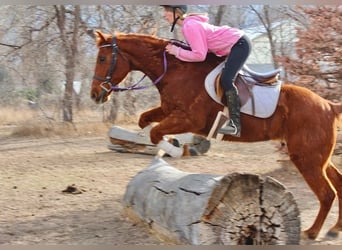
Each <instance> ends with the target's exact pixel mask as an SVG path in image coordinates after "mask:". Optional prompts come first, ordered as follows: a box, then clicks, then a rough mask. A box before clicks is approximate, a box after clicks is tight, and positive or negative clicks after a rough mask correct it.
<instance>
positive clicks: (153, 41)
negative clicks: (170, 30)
mask: <svg viewBox="0 0 342 250" xmlns="http://www.w3.org/2000/svg"><path fill="white" fill-rule="evenodd" d="M115 36H116V37H117V39H118V40H123V41H124V40H126V39H128V40H129V41H131V42H134V43H136V44H137V46H138V45H140V46H141V45H143V46H145V47H146V48H145V49H146V50H149V51H158V52H160V51H163V50H164V48H165V46H166V45H167V44H168V43H170V42H171V40H169V39H165V38H160V37H157V36H153V35H148V34H141V33H116V34H115ZM175 59H176V58H175ZM223 60H224V58H223V57H218V56H216V55H215V54H213V53H208V55H207V58H206V60H205V61H204V62H203V63H210V62H214V63H219V62H221V61H223ZM176 61H177V62H179V63H189V62H182V61H180V60H178V59H176ZM196 64H198V62H196Z"/></svg>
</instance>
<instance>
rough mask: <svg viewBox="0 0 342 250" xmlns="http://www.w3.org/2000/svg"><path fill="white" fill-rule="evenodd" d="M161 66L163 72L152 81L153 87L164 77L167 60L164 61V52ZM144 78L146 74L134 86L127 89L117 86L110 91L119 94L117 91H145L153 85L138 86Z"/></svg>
mask: <svg viewBox="0 0 342 250" xmlns="http://www.w3.org/2000/svg"><path fill="white" fill-rule="evenodd" d="M163 66H164V72H163V74H161V76H159V77H158V78H157V79H156V80H155V81H153V82H152V83H153V85H157V84H158V83H159V82H160V81H161V80H162V79H163V77H164V75H165V74H166V72H167V60H166V51H165V50H164V52H163ZM145 77H146V74H145V75H144V76H143V77H142V78H141V79H140V80H139V81H138V82H137V83H135V84H132V85H131V86H129V87H118V86H111V88H110V89H111V90H113V91H114V92H119V91H126V90H140V89H146V88H149V87H151V86H153V85H149V86H138V85H139V84H140V83H141V82H142V81H143V80H144V79H145Z"/></svg>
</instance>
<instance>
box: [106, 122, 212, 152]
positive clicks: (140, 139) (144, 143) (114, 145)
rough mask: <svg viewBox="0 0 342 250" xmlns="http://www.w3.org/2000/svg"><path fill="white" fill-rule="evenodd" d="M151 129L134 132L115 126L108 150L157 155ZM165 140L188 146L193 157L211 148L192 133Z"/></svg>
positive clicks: (111, 130)
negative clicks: (151, 137)
mask: <svg viewBox="0 0 342 250" xmlns="http://www.w3.org/2000/svg"><path fill="white" fill-rule="evenodd" d="M151 128H152V126H148V127H146V128H144V129H143V130H140V131H133V130H129V129H126V128H122V127H119V126H113V127H111V129H110V130H109V139H110V144H109V145H108V148H109V149H110V150H114V151H116V152H120V153H139V154H149V155H156V154H157V153H158V151H159V149H158V148H157V146H156V145H155V144H153V143H152V142H151V139H150V130H151ZM165 138H166V139H169V140H170V142H171V143H172V144H173V145H175V146H177V147H183V146H184V145H187V146H188V147H189V149H190V151H191V155H202V154H205V153H206V152H208V150H209V148H210V140H208V139H206V138H205V137H203V136H199V135H195V134H192V133H184V134H176V135H172V136H171V135H168V136H166V137H165Z"/></svg>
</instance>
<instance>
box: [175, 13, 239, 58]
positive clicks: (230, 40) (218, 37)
mask: <svg viewBox="0 0 342 250" xmlns="http://www.w3.org/2000/svg"><path fill="white" fill-rule="evenodd" d="M208 21H209V18H208V17H206V16H199V15H196V16H188V17H186V18H185V19H184V22H183V26H182V33H183V36H184V38H185V40H186V41H187V42H188V43H189V45H190V47H191V49H192V51H188V50H184V49H182V48H177V51H176V55H175V56H176V57H177V58H178V59H180V60H182V61H187V62H201V61H204V60H205V58H206V55H207V53H208V52H212V53H214V54H216V55H218V56H226V55H228V54H229V52H230V50H231V48H232V47H233V45H234V44H235V43H236V42H237V41H238V40H239V39H240V38H241V37H242V36H243V34H244V33H243V31H242V30H239V29H236V28H232V27H229V26H226V25H225V26H215V25H212V24H209V23H208Z"/></svg>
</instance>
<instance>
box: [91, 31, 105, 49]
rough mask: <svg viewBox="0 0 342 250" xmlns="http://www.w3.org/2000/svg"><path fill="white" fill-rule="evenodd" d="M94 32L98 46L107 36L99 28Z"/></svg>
mask: <svg viewBox="0 0 342 250" xmlns="http://www.w3.org/2000/svg"><path fill="white" fill-rule="evenodd" d="M94 33H95V41H96V45H97V46H100V45H101V44H103V43H104V42H106V40H107V37H106V35H105V34H104V33H102V32H101V31H99V30H96V31H95V32H94Z"/></svg>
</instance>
